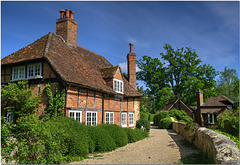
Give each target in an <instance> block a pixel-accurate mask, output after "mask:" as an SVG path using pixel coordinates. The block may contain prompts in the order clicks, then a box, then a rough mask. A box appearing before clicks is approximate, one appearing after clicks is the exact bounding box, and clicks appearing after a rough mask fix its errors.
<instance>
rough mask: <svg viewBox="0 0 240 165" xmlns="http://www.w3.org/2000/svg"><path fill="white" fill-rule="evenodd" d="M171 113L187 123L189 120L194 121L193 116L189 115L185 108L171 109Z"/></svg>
mask: <svg viewBox="0 0 240 165" xmlns="http://www.w3.org/2000/svg"><path fill="white" fill-rule="evenodd" d="M169 115H170V116H171V117H173V118H174V119H175V120H177V121H182V122H185V123H187V122H189V121H193V119H192V118H191V117H189V116H188V115H187V113H186V112H185V111H183V110H177V109H171V110H170V111H169Z"/></svg>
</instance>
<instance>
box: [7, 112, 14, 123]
mask: <svg viewBox="0 0 240 165" xmlns="http://www.w3.org/2000/svg"><path fill="white" fill-rule="evenodd" d="M8 122H13V113H12V112H7V118H6V123H8Z"/></svg>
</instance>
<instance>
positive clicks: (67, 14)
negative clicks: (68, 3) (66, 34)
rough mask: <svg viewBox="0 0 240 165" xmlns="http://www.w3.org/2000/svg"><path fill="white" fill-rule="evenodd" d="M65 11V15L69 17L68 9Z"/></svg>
mask: <svg viewBox="0 0 240 165" xmlns="http://www.w3.org/2000/svg"><path fill="white" fill-rule="evenodd" d="M65 13H66V14H65V16H66V17H67V18H69V15H70V11H69V9H66V12H65Z"/></svg>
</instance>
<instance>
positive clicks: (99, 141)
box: [87, 126, 116, 152]
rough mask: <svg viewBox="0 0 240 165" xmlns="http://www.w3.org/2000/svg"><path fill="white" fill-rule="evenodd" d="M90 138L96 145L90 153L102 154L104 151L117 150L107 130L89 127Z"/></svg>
mask: <svg viewBox="0 0 240 165" xmlns="http://www.w3.org/2000/svg"><path fill="white" fill-rule="evenodd" d="M87 128H88V132H89V136H90V137H91V139H92V142H93V143H94V146H93V148H91V150H89V151H90V152H102V151H112V150H114V149H116V144H115V142H114V140H113V138H112V137H111V135H110V134H109V132H108V131H107V130H105V129H104V128H102V127H100V126H97V127H92V126H88V127H87Z"/></svg>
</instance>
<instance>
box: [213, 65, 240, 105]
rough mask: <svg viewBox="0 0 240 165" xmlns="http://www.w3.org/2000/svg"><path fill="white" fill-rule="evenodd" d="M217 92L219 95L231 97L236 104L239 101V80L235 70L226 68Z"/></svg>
mask: <svg viewBox="0 0 240 165" xmlns="http://www.w3.org/2000/svg"><path fill="white" fill-rule="evenodd" d="M217 91H218V93H219V94H223V95H225V96H227V97H229V98H230V99H232V100H233V101H234V102H238V101H239V79H238V74H237V71H236V70H235V69H228V68H227V67H225V68H224V71H223V72H220V76H219V79H218V85H217Z"/></svg>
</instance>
